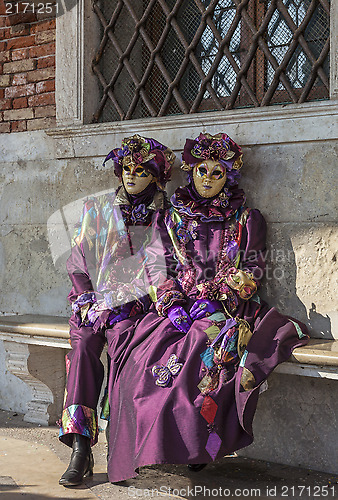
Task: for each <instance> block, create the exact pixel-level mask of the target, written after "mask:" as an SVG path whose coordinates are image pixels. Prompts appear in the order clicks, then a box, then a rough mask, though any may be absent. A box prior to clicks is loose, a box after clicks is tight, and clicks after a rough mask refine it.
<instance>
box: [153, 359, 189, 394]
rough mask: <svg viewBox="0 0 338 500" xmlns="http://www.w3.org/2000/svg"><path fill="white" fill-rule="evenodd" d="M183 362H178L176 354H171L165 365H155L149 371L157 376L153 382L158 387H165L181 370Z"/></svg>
mask: <svg viewBox="0 0 338 500" xmlns="http://www.w3.org/2000/svg"><path fill="white" fill-rule="evenodd" d="M182 366H183V363H179V362H178V357H177V356H176V354H172V355H171V356H170V358H169V359H168V361H167V364H166V365H161V366H159V365H155V366H153V368H152V370H151V372H152V374H153V376H154V377H156V378H157V380H156V382H155V384H156V385H158V386H159V387H167V386H168V385H169V383H170V381H171V379H172V377H173V376H175V375H177V374H178V372H179V371H180V370H181V368H182Z"/></svg>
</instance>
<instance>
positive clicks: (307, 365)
mask: <svg viewBox="0 0 338 500" xmlns="http://www.w3.org/2000/svg"><path fill="white" fill-rule="evenodd" d="M0 340H2V341H3V343H4V347H5V351H6V367H7V370H8V371H9V372H10V373H12V374H14V375H16V376H17V377H19V378H20V379H21V380H23V381H24V382H25V383H26V384H28V386H29V387H30V389H31V392H32V398H31V401H30V402H29V404H28V411H27V413H26V414H25V416H24V420H26V421H27V422H33V423H38V424H41V425H48V424H54V423H55V421H56V420H57V418H59V416H60V414H61V409H62V402H63V394H64V385H65V361H64V357H65V354H66V351H67V350H69V349H70V345H69V325H68V319H67V318H62V317H54V316H38V315H23V316H2V317H0ZM275 372H278V373H286V374H291V375H304V376H310V377H322V378H330V379H337V378H338V340H321V339H311V340H310V342H309V344H308V345H307V346H305V347H301V348H298V349H295V351H294V354H293V355H292V356H291V358H290V360H289V361H288V362H286V363H282V364H281V365H279V366H278V367H277V368H276V370H275Z"/></svg>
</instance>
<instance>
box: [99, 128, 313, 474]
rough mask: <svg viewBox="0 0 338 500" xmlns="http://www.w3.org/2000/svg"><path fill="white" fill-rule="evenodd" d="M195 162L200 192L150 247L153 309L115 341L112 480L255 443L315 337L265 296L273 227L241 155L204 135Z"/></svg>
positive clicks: (192, 174) (226, 142)
mask: <svg viewBox="0 0 338 500" xmlns="http://www.w3.org/2000/svg"><path fill="white" fill-rule="evenodd" d="M183 159H184V162H183V166H182V168H183V169H185V170H187V171H188V175H189V184H188V185H187V186H185V187H183V188H182V187H181V188H178V189H177V190H176V192H175V194H174V195H173V197H172V198H171V203H172V208H171V209H170V210H169V211H168V212H167V214H166V216H165V225H166V230H165V231H163V229H162V228H161V227H157V228H156V227H155V226H153V228H154V229H155V230H157V231H158V232H160V233H161V238H154V240H153V241H152V244H151V245H150V246H148V248H147V251H146V255H147V265H148V274H149V275H150V276H151V278H152V279H153V283H154V284H153V285H151V286H150V288H149V294H150V296H151V298H152V300H153V305H152V306H151V308H150V310H149V312H148V313H147V314H146V315H145V316H143V318H141V319H140V320H139V321H137V322H134V323H132V322H131V321H130V320H125V321H122V322H121V323H118V324H117V325H116V329H115V337H114V338H112V339H111V340H110V342H111V348H112V350H111V352H112V365H111V373H110V381H109V389H110V394H109V401H110V439H109V449H110V452H109V459H108V477H109V480H110V481H112V482H115V481H121V480H124V479H127V478H130V477H133V476H135V475H136V473H137V472H136V473H135V471H137V468H138V467H140V466H142V465H146V464H160V463H169V464H189V468H190V469H191V470H194V471H198V470H200V469H201V468H202V467H204V466H205V464H207V463H208V462H211V461H214V460H216V459H218V458H221V457H223V456H224V455H226V454H229V453H230V452H233V451H234V450H237V449H240V448H243V447H245V446H247V445H249V444H250V443H251V442H252V441H253V435H252V420H253V417H254V413H255V409H256V405H257V399H258V394H259V391H260V388H261V385H262V384H263V383H264V381H265V380H266V379H267V377H268V375H269V374H270V373H271V371H272V370H273V369H274V368H275V366H276V365H277V364H279V363H281V362H283V361H285V360H287V359H288V358H289V356H290V355H291V353H292V350H293V349H294V348H295V347H298V346H302V345H304V344H306V343H307V340H308V335H307V330H306V327H305V325H303V324H301V323H299V322H298V321H295V320H293V319H291V318H288V317H287V316H283V315H282V314H280V313H279V312H278V311H277V310H276V309H275V308H270V307H268V305H267V304H265V303H264V302H263V301H261V300H260V298H259V296H258V294H257V293H256V292H257V288H258V287H259V285H260V282H261V280H262V278H263V274H264V267H265V266H264V259H265V236H266V224H265V221H264V218H263V216H262V215H261V213H260V212H259V211H258V210H254V209H249V208H246V206H245V196H244V192H243V190H242V189H239V188H238V180H239V178H240V173H239V170H240V168H241V165H242V154H241V149H240V147H239V146H238V145H237V144H235V143H234V141H232V140H231V139H230V138H229V137H228V136H227V135H226V134H218V135H216V136H210V135H209V134H204V135H203V134H201V135H200V136H199V137H198V138H197V139H196V140H187V141H186V145H185V148H184V153H183ZM159 256H165V259H166V263H167V266H166V269H164V268H163V267H162V268H161V266H160V265H158V262H159ZM128 321H129V326H128ZM122 323H123V328H122Z"/></svg>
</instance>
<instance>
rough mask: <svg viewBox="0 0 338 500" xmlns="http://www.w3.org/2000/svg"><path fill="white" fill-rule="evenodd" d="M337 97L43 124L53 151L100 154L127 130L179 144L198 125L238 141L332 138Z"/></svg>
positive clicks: (174, 145) (64, 154)
mask: <svg viewBox="0 0 338 500" xmlns="http://www.w3.org/2000/svg"><path fill="white" fill-rule="evenodd" d="M337 111H338V101H336V100H331V101H318V102H311V103H305V104H288V105H285V106H268V107H265V108H251V109H241V110H238V109H237V110H232V111H220V112H215V111H214V112H208V113H197V114H191V115H177V116H170V117H163V118H143V119H140V120H129V121H124V122H120V121H119V122H111V123H102V124H89V125H73V126H69V125H68V126H59V127H57V128H53V129H48V130H46V131H45V132H46V134H47V135H48V136H50V137H51V138H53V139H55V140H56V143H57V148H56V149H57V157H58V158H73V157H95V156H101V155H104V154H106V153H107V152H108V151H110V149H111V148H112V147H113V146H114V145H115V144H118V143H119V142H121V140H122V139H123V137H125V136H127V135H130V134H136V133H138V134H140V135H142V134H144V135H146V136H148V137H149V136H150V137H151V136H154V137H156V139H158V140H160V141H161V140H162V141H163V142H164V143H168V144H170V146H171V147H172V148H173V149H174V150H180V149H182V148H183V145H184V142H185V139H186V138H187V137H193V136H195V135H198V134H199V132H201V131H207V132H209V133H217V132H221V131H222V132H223V131H225V132H226V133H227V134H229V135H230V136H231V137H233V138H234V139H235V140H236V142H238V143H239V144H241V145H242V146H257V145H271V144H287V143H299V142H308V141H311V142H316V141H327V140H334V139H337V137H338V133H337V132H338V127H337V114H338V113H337Z"/></svg>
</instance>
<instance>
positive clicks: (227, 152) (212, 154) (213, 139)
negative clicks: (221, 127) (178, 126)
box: [181, 133, 243, 185]
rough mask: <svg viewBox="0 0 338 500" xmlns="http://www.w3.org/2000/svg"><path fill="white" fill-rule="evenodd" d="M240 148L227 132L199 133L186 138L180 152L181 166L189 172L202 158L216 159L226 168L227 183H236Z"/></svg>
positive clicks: (239, 164) (240, 161)
mask: <svg viewBox="0 0 338 500" xmlns="http://www.w3.org/2000/svg"><path fill="white" fill-rule="evenodd" d="M242 156H243V155H242V150H241V148H240V146H238V144H236V143H235V142H234V141H233V140H232V139H231V138H230V137H229V136H228V135H227V134H222V133H219V134H216V135H210V134H202V133H201V134H200V135H199V136H198V137H197V138H196V139H187V140H186V143H185V146H184V151H183V154H182V159H183V162H182V165H181V168H182V169H183V170H185V171H187V172H190V171H191V170H192V169H193V168H194V165H196V163H201V162H202V161H203V160H218V161H219V162H220V163H221V165H223V166H224V167H225V168H226V170H227V178H228V180H227V184H228V185H233V184H237V183H238V180H239V178H240V173H239V170H240V168H241V167H242V164H243V162H242Z"/></svg>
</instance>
